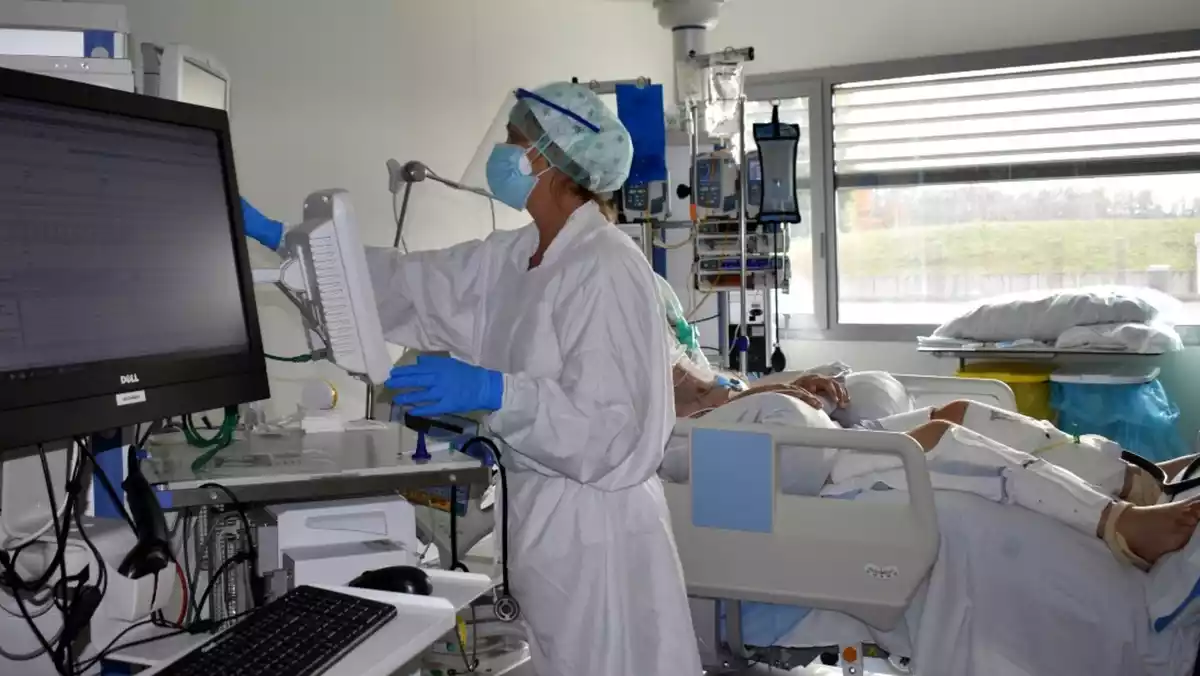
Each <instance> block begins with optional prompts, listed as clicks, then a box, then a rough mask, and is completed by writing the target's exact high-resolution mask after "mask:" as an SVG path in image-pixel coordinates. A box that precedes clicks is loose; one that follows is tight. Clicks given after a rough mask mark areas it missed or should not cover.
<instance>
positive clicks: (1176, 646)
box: [664, 376, 1196, 676]
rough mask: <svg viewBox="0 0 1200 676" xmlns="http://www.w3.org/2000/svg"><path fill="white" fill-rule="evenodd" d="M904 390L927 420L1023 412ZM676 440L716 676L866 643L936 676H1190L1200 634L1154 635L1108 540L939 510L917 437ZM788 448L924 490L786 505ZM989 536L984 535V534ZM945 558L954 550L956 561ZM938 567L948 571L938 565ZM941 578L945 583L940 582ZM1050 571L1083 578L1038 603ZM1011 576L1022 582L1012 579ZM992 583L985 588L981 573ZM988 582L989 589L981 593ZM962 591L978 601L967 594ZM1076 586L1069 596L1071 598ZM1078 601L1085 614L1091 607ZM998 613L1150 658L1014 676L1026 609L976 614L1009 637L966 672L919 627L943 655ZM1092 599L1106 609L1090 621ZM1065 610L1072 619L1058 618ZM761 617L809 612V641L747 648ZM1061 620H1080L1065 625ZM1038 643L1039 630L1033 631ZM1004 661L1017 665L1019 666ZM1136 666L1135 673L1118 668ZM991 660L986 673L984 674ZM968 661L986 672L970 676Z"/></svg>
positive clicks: (940, 501) (722, 431)
mask: <svg viewBox="0 0 1200 676" xmlns="http://www.w3.org/2000/svg"><path fill="white" fill-rule="evenodd" d="M896 377H897V379H898V380H900V381H901V382H902V383H903V384H904V385H905V387H906V388H907V389H908V391H909V394H910V395H911V396H912V398H913V400H914V404H915V406H916V407H922V406H930V405H941V404H945V403H948V402H950V401H953V400H956V399H968V400H973V401H979V402H982V403H987V404H990V405H992V406H997V407H999V408H1002V409H1005V410H1011V411H1015V410H1016V406H1015V400H1014V398H1013V393H1012V391H1011V390H1010V389H1009V388H1008V386H1007V385H1005V384H1003V383H1000V382H998V381H989V380H976V379H959V378H944V377H929V376H896ZM675 433H676V434H677V435H681V434H686V435H688V436H689V438H690V443H689V445H688V449H689V450H688V452H689V454H690V469H689V475H688V478H687V481H686V482H670V481H667V482H664V485H665V491H666V495H667V501H668V503H669V506H670V511H671V518H672V525H673V529H674V534H675V538H676V542H677V546H678V549H679V554H680V559H681V562H682V565H683V570H684V576H685V579H686V582H687V585H688V591H689V595H690V596H691V597H692V609H693V619H694V622H695V625H696V630H697V634H698V640H699V644H700V648H701V653H702V656H703V658H704V662H705V665H706V667H709V668H710V671H709V672H708V673H710V674H711V673H735V672H740V671H741V670H742V669H745V668H747V667H749V665H751V664H752V663H760V662H765V663H767V664H769V665H771V666H774V667H784V668H794V667H798V666H802V665H805V664H808V663H809V662H810V661H812V660H813V658H815V657H818V656H822V655H842V656H847V657H857V658H859V659H861V657H862V655H863V650H864V647H865V648H866V649H868V650H870V649H871V648H872V647H873V646H871V645H867V644H879V645H882V644H885V643H886V644H888V645H887V646H886V649H887V651H888V652H890V653H892V655H893V656H894V657H901V656H903V657H909V656H912V655H913V649H914V648H913V646H914V645H917V644H918V643H920V644H921V649H919V650H917V651H916V653H917V655H918V658H917V659H918V660H920V659H921V657H920V655H922V654H934V653H939V652H941V653H944V654H943V655H941V656H939V657H945V659H943V660H942V661H941V662H940V663H939V667H938V668H936V669H931V671H932V672H933V673H943V672H945V673H956V674H970V673H997V674H999V673H1012V674H1040V673H1089V674H1091V673H1096V674H1100V673H1105V674H1121V675H1122V676H1125V675H1126V674H1137V673H1171V674H1179V673H1191V671H1190V669H1191V658H1192V656H1194V655H1195V646H1196V632H1195V631H1190V632H1184V634H1186V635H1183V634H1181V635H1179V636H1173V637H1172V636H1164V635H1150V634H1149V631H1148V628H1147V627H1146V626H1145V625H1146V624H1147V623H1146V622H1145V615H1144V613H1142V614H1140V615H1139V613H1137V612H1130V611H1129V609H1130V607H1134V608H1139V607H1141V608H1144V602H1142V601H1141V589H1142V588H1141V583H1140V581H1139V580H1138V578H1136V577H1135V576H1134V574H1133V573H1131V572H1130V571H1129V570H1127V569H1124V568H1122V567H1120V566H1119V565H1118V564H1116V563H1115V561H1112V560H1111V556H1108V555H1107V552H1106V550H1104V548H1103V545H1102V544H1101V543H1099V541H1098V540H1094V539H1089V538H1086V537H1085V536H1082V535H1080V534H1078V533H1075V532H1073V531H1070V530H1069V529H1067V528H1066V527H1064V526H1062V525H1061V524H1058V523H1055V522H1051V521H1049V520H1047V519H1045V518H1044V517H1041V516H1039V515H1035V514H1033V513H1032V512H1027V511H1026V510H1020V509H1014V508H1006V507H1005V506H1002V505H997V504H995V503H990V502H988V501H986V500H984V499H982V498H979V497H977V496H973V495H963V494H948V493H946V492H939V493H938V494H937V496H936V499H935V494H934V492H933V489H932V486H931V484H930V479H929V475H928V472H927V470H926V467H925V458H924V453H923V451H922V449H921V448H920V446H919V445H918V444H917V443H916V442H915V441H914V440H912V439H911V438H910V437H908V436H906V435H902V434H893V433H886V432H866V431H856V430H828V429H796V428H788V427H779V426H769V425H718V424H711V423H709V424H706V423H705V421H704V419H703V418H701V419H697V420H680V421H678V423H677V425H676V428H675ZM781 447H783V448H788V449H789V451H790V449H798V448H803V449H805V450H812V451H813V452H819V451H820V450H821V449H828V448H836V449H839V450H848V451H860V452H869V453H885V454H892V455H896V456H899V457H900V458H901V460H902V461H903V464H904V471H905V474H906V478H907V482H908V485H909V487H910V489H909V491H908V492H907V493H898V492H894V493H893V494H892V495H890V496H889V497H890V499H889V500H886V501H872V500H866V501H860V500H854V501H850V500H837V499H830V498H828V497H816V496H814V497H803V496H796V495H784V494H781V493H780V492H779V491H778V490H777V486H778V485H779V481H780V479H779V477H778V476H777V475H776V473H775V472H776V469H777V460H776V458H777V453H776V451H777V449H779V448H781ZM731 450H736V452H731ZM939 516H940V517H941V521H942V522H943V523H942V529H943V531H944V529H946V528H951V529H953V532H954V533H955V537H954V538H953V540H954V542H953V543H948V542H941V541H940V536H939V533H940V530H939ZM975 524H978V526H975ZM981 530H982V531H985V532H980V533H975V532H974V531H981ZM986 531H990V532H991V533H993V534H1004V533H1017V534H1019V536H1020V537H1019V538H1017V537H1008V538H1007V539H1002V540H1001V541H999V542H998V543H994V542H992V541H991V540H990V539H989V538H988V535H987V532H986ZM993 537H1000V535H994V536H993ZM1005 537H1007V536H1005ZM1025 538H1028V539H1027V540H1025ZM1051 542H1052V543H1053V544H1052V545H1051V544H1049V543H1051ZM1034 543H1036V544H1034ZM947 545H952V546H951V547H950V550H952V551H950V552H949V553H948V549H947ZM1022 545H1028V551H1029V552H1032V551H1033V550H1034V549H1038V550H1040V552H1055V553H1054V554H1053V555H1051V554H1044V555H1043V554H1040V552H1039V556H1041V557H1050V558H1052V559H1053V560H1051V561H1049V562H1048V563H1047V562H1045V561H1038V560H1036V559H1037V558H1038V557H1034V556H1029V555H1026V556H1024V557H1023V556H1022V554H1021V552H1020V550H1021V547H1022ZM989 548H990V549H989ZM1006 548H1007V549H1006ZM968 550H969V551H968ZM1057 552H1062V554H1061V555H1059V554H1058V553H1057ZM939 555H940V558H941V559H946V560H945V561H942V562H939ZM1005 557H1009V558H1010V559H1011V560H1005ZM965 559H973V563H964V562H963V560H965ZM935 564H937V567H938V568H946V569H947V570H945V571H936V574H935ZM970 565H974V566H975V573H976V574H975V575H974V576H972V575H971V574H966V575H962V574H959V575H957V576H956V574H955V570H956V569H958V568H960V567H969V566H970ZM1039 566H1044V567H1046V569H1047V570H1051V571H1063V572H1062V575H1061V577H1062V578H1072V579H1068V580H1067V582H1065V583H1058V582H1047V583H1046V585H1047V586H1046V588H1044V589H1039V584H1042V583H1041V582H1040V581H1038V582H1037V583H1036V584H1034V583H1028V579H1029V578H1031V577H1037V574H1036V573H1037V572H1039V571H1041V570H1042V568H1039ZM1006 568H1007V569H1011V570H1013V571H1023V572H1013V573H1012V575H1009V576H1008V577H1006V574H1005V573H1004V572H1003V571H1004V570H1005V569H1006ZM985 569H986V570H987V575H981V574H980V573H979V572H978V571H982V570H985ZM997 570H999V571H1001V572H999V573H997V572H996V571H997ZM1088 571H1093V572H1090V573H1089V572H1088ZM1046 574H1047V575H1049V574H1050V573H1046ZM989 575H990V576H991V578H990V579H989V580H983V581H981V580H980V579H978V578H981V577H982V578H987V577H988V576H989ZM1013 576H1016V577H1022V578H1023V582H1022V584H1023V585H1024V587H1025V588H1026V590H1025V591H1024V592H1020V591H1014V589H1013V588H1011V587H1010V586H1009V585H1010V583H1011V580H1010V579H1008V578H1010V577H1013ZM964 578H965V579H967V582H970V584H971V585H975V586H967V582H964V581H963V579H964ZM1067 587H1070V589H1069V590H1066V591H1065V592H1064V591H1063V590H1064V589H1066V588H1067ZM1020 593H1026V594H1028V595H1029V596H1028V598H1025V597H1023V596H1020V595H1019V594H1020ZM934 595H937V598H933V596H934ZM953 595H957V596H959V597H965V599H964V600H960V601H957V602H955V603H956V604H957V605H955V604H948V603H947V602H946V601H945V599H946V598H948V597H949V596H953ZM1062 596H1066V597H1068V599H1067V601H1065V602H1060V601H1059V600H1056V599H1059V597H1062ZM1043 597H1046V598H1045V601H1044V603H1043ZM1079 598H1085V599H1087V602H1086V603H1080V602H1079ZM985 599H987V600H990V602H991V604H992V605H991V607H992V608H995V607H999V606H1021V605H1022V604H1024V607H1025V608H1027V609H1028V613H1026V615H1029V614H1039V613H1040V616H1044V617H1048V618H1053V619H1052V620H1051V619H1037V620H1034V622H1033V624H1034V625H1036V623H1037V622H1043V621H1044V622H1047V623H1053V622H1058V623H1059V625H1062V628H1061V630H1060V631H1061V632H1064V634H1063V636H1062V637H1056V638H1061V642H1060V643H1059V644H1058V646H1059V649H1060V652H1062V651H1064V649H1063V648H1062V646H1064V645H1074V646H1085V645H1087V644H1088V642H1089V641H1103V640H1104V638H1105V637H1106V636H1126V635H1129V636H1132V635H1134V634H1138V637H1137V638H1136V641H1137V642H1138V646H1139V649H1135V650H1129V649H1127V647H1126V646H1124V645H1122V646H1120V647H1118V648H1113V651H1111V652H1105V651H1104V650H1103V649H1101V648H1099V647H1097V648H1096V649H1094V650H1092V651H1091V653H1092V654H1090V655H1084V656H1082V657H1079V658H1078V659H1075V658H1070V659H1071V660H1074V661H1069V662H1067V664H1068V665H1069V666H1067V667H1065V669H1066V670H1065V671H1064V670H1062V669H1061V668H1060V669H1058V670H1056V671H1054V672H1050V671H1044V672H1043V668H1044V667H1042V666H1034V667H1029V666H1026V667H1025V668H1020V667H1018V666H1016V663H1021V662H1022V660H1024V659H1025V657H1026V656H1023V655H1020V653H1021V651H1022V650H1024V647H1023V646H1014V645H1013V644H1014V643H1016V642H1019V641H1022V640H1024V639H1023V638H1022V632H1023V631H1024V629H1023V624H1022V623H1023V622H1028V620H1024V619H1020V617H1021V616H1020V615H1018V614H1017V613H1018V609H1016V608H1014V609H1013V610H1011V611H1008V612H1007V613H1005V612H1000V613H993V615H997V616H1003V618H1000V617H983V616H981V615H980V614H979V613H978V612H977V613H976V617H975V618H973V621H974V623H975V624H976V625H977V626H976V627H975V634H976V636H975V637H974V638H975V639H976V640H978V634H979V633H980V632H981V631H983V629H982V627H983V626H985V625H988V628H987V630H986V632H987V633H989V634H990V633H995V634H996V635H997V638H996V639H995V642H994V643H989V644H988V645H987V646H986V649H985V650H978V651H976V652H987V651H989V650H993V651H994V652H996V653H997V654H996V655H988V656H987V658H986V660H984V658H982V657H980V656H979V655H975V654H973V655H968V656H967V657H966V658H963V657H962V656H961V655H960V654H958V653H963V652H964V651H963V650H959V649H957V648H955V647H954V646H952V645H951V646H947V647H945V648H944V649H942V648H934V649H930V648H929V645H930V640H931V637H930V636H928V635H926V636H920V637H918V636H916V635H915V632H916V631H917V630H918V627H917V626H906V625H913V624H914V623H916V624H920V625H922V627H921V628H925V627H927V626H930V625H932V626H936V627H937V629H936V630H934V631H927V632H926V633H927V634H938V633H941V632H942V627H947V628H948V631H947V635H946V636H945V640H946V641H947V642H949V643H954V642H955V641H957V640H959V637H961V636H964V635H966V634H968V633H970V632H971V631H972V630H971V628H970V627H965V628H961V629H954V625H955V623H958V624H964V625H970V624H971V623H972V618H970V617H968V616H969V615H970V612H969V610H968V611H966V612H964V613H961V614H960V613H959V610H958V609H959V608H960V607H967V608H968V609H969V608H970V606H971V604H973V603H974V604H983V603H984V602H985V601H984V600H985ZM1093 599H1094V600H1095V601H1094V604H1095V605H1094V607H1089V606H1088V604H1089V603H1092V602H1093ZM914 600H916V602H915V603H914ZM1063 603H1066V604H1068V605H1069V604H1074V605H1073V606H1071V607H1068V608H1067V610H1065V611H1062V612H1061V613H1060V610H1062V608H1061V606H1062V604H1063ZM1139 603H1140V604H1141V605H1140V606H1139ZM755 604H778V605H779V606H780V607H790V608H803V609H806V611H811V612H808V614H806V615H803V616H801V618H802V619H800V620H799V621H798V623H797V624H796V626H795V627H780V628H779V629H778V631H777V632H776V633H778V634H779V635H780V636H779V638H778V641H777V643H776V644H774V645H758V644H754V643H752V642H751V641H747V640H745V637H744V634H743V629H744V627H743V626H742V618H743V613H742V610H743V608H744V606H749V605H755ZM1039 604H1040V605H1041V608H1040V609H1039ZM1047 604H1048V605H1047ZM1056 604H1057V605H1056ZM914 605H915V606H916V607H917V608H918V609H919V611H923V612H924V616H925V617H924V619H925V621H924V622H923V621H922V620H921V619H919V618H918V615H919V614H920V612H918V613H915V614H914V613H913V612H912V610H911V609H912V608H913V606H914ZM1063 613H1065V614H1066V615H1068V616H1069V617H1068V618H1067V619H1065V620H1064V619H1063V617H1062V614H1063ZM1040 616H1039V617H1040ZM1093 616H1095V617H1098V618H1100V619H1093ZM1076 618H1083V619H1082V620H1079V622H1076V623H1075V624H1079V625H1080V627H1079V628H1078V629H1077V630H1076V628H1075V626H1074V624H1072V622H1073V621H1074V620H1075V619H1076ZM934 620H936V621H934ZM996 622H1003V624H1004V626H1005V627H1008V629H1007V630H999V631H995V630H993V629H992V628H991V626H990V625H989V623H996ZM1089 623H1091V624H1089ZM1084 625H1087V626H1084ZM1046 626H1047V627H1049V628H1048V629H1045V630H1044V631H1054V630H1055V625H1054V624H1047V625H1046ZM1035 630H1036V629H1034V628H1032V626H1031V628H1030V629H1029V631H1035ZM1139 632H1140V633H1139ZM1025 638H1028V636H1025ZM876 639H881V640H876ZM987 640H988V641H991V640H992V639H990V638H989V639H987ZM1130 640H1134V639H1130ZM847 648H849V649H851V651H849V652H847ZM956 651H957V652H956ZM967 652H969V651H967ZM1065 652H1067V653H1069V652H1070V651H1069V650H1066V651H1065ZM1001 653H1002V654H1001ZM1130 653H1131V654H1132V657H1130V656H1129V654H1130ZM1139 653H1141V654H1139ZM1005 655H1017V657H1016V658H1014V659H1011V660H1010V659H1008V658H1007V657H1006V656H1005ZM1114 655H1115V656H1114ZM1147 655H1149V656H1147ZM1061 659H1068V657H1064V656H1062V655H1054V656H1052V657H1049V658H1043V657H1042V656H1038V655H1034V656H1028V660H1025V664H1027V665H1028V664H1035V665H1045V664H1055V665H1060V664H1061V662H1060V661H1059V660H1061ZM1122 659H1124V660H1127V661H1126V662H1121V663H1120V664H1112V666H1111V667H1109V666H1107V665H1109V663H1111V662H1120V661H1121V660H1122ZM1143 660H1145V662H1144V661H1143ZM1156 660H1157V662H1161V663H1163V664H1170V663H1174V662H1180V663H1182V662H1186V664H1187V667H1186V670H1183V671H1180V670H1174V669H1172V668H1165V669H1164V670H1162V671H1159V670H1157V669H1155V668H1150V667H1146V668H1145V669H1144V668H1143V666H1142V665H1143V664H1144V663H1145V664H1149V663H1151V662H1155V661H1156ZM935 661H936V660H935ZM981 661H984V662H986V664H987V665H988V666H987V667H980V666H979V665H980V664H981ZM925 662H926V663H928V661H925ZM966 662H970V664H971V665H973V666H972V667H969V668H966V669H965V670H964V669H962V665H963V664H964V663H966ZM1157 662H1156V663H1157ZM951 663H952V664H954V665H955V670H953V671H946V669H947V667H946V666H945V665H947V664H951ZM1097 663H1099V664H1104V665H1106V670H1101V671H1081V670H1078V669H1079V667H1081V666H1083V665H1086V666H1089V667H1090V666H1092V665H1094V664H1097ZM893 664H897V662H896V661H893ZM913 666H915V668H916V671H915V672H914V673H919V674H922V673H926V672H923V671H922V666H921V664H915V665H913ZM843 671H844V673H846V674H861V673H863V671H862V664H861V663H855V664H852V663H850V662H847V661H845V660H843ZM747 673H750V671H747ZM898 673H907V672H898Z"/></svg>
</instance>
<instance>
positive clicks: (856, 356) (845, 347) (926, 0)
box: [709, 0, 1200, 439]
mask: <svg viewBox="0 0 1200 676" xmlns="http://www.w3.org/2000/svg"><path fill="white" fill-rule="evenodd" d="M850 7H851V6H850V5H845V4H842V3H836V2H798V1H797V0H737V1H735V2H732V3H731V4H730V5H729V6H728V7H727V8H726V10H725V12H724V14H723V16H722V19H721V23H720V24H719V25H718V27H717V29H716V30H715V31H714V33H713V35H712V37H711V39H710V42H709V46H710V47H711V48H712V49H718V48H722V47H726V46H732V47H745V46H753V47H755V51H756V58H757V60H756V61H755V62H754V63H753V64H752V65H751V66H750V68H749V71H748V72H752V73H770V72H780V71H788V70H806V69H811V68H821V67H825V66H842V65H852V64H859V63H872V62H877V61H884V60H888V59H903V58H912V57H921V56H936V55H946V54H961V53H966V52H972V51H984V50H992V49H1003V48H1009V47H1022V46H1033V45H1044V44H1053V43H1060V42H1071V41H1078V40H1089V39H1097V38H1107V37H1119V36H1126V35H1137V34H1143V33H1154V32H1161V31H1170V30H1181V29H1187V28H1200V2H1197V1H1196V0H1138V1H1136V2H1131V1H1130V0H1007V1H1006V2H996V1H995V0H859V1H858V2H854V3H853V5H852V9H849V8H850ZM711 326H712V325H709V327H711ZM710 330H711V329H710ZM784 347H785V351H786V352H787V354H788V359H789V362H790V364H791V365H793V366H803V365H808V364H815V363H823V362H827V361H830V360H832V359H840V360H842V361H844V362H847V363H849V364H852V365H854V366H855V367H856V368H887V369H890V370H893V371H904V372H910V373H925V374H933V375H948V374H950V373H952V372H953V370H954V368H955V367H956V365H957V362H955V361H953V360H939V359H934V358H932V357H927V356H924V355H920V354H918V353H917V352H916V347H915V345H914V344H912V343H907V342H906V343H878V342H833V341H787V344H786V345H785V346H784ZM1163 372H1164V376H1163V382H1164V384H1165V386H1166V387H1167V389H1168V391H1169V393H1170V395H1171V396H1172V398H1173V399H1175V401H1176V403H1177V404H1179V406H1180V408H1181V409H1182V411H1183V416H1182V424H1181V428H1182V431H1183V432H1184V434H1185V435H1186V436H1187V437H1188V438H1189V439H1190V438H1191V437H1192V436H1194V435H1195V433H1196V430H1197V428H1198V427H1200V386H1198V385H1197V383H1200V378H1198V376H1200V349H1197V348H1190V349H1188V350H1187V351H1185V352H1184V353H1182V354H1179V355H1175V356H1173V357H1171V358H1170V359H1168V360H1166V361H1165V363H1164V368H1163Z"/></svg>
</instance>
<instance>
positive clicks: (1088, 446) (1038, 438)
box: [962, 402, 1162, 504]
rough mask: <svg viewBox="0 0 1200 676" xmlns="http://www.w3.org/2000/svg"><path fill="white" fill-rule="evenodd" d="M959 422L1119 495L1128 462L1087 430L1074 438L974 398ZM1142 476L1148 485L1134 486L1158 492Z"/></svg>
mask: <svg viewBox="0 0 1200 676" xmlns="http://www.w3.org/2000/svg"><path fill="white" fill-rule="evenodd" d="M962 425H963V427H966V428H967V429H969V430H973V431H975V432H978V433H979V434H981V435H983V436H985V437H987V438H989V439H994V440H996V441H998V442H1000V443H1001V444H1004V445H1005V446H1008V447H1010V448H1013V449H1016V450H1018V451H1022V452H1024V453H1029V454H1030V455H1034V456H1037V457H1039V458H1041V459H1042V460H1045V461H1046V462H1048V463H1050V464H1052V465H1057V466H1059V467H1061V468H1063V469H1065V470H1067V471H1069V472H1071V473H1072V474H1075V475H1076V476H1079V477H1080V478H1082V479H1083V480H1084V481H1087V482H1088V483H1090V484H1092V485H1093V486H1095V487H1096V488H1098V489H1099V490H1100V492H1101V493H1104V494H1105V495H1111V496H1120V495H1121V491H1122V489H1123V488H1124V486H1125V476H1126V473H1127V472H1128V470H1129V468H1130V465H1129V464H1128V463H1126V462H1125V461H1124V460H1122V459H1121V447H1120V446H1119V445H1118V444H1116V443H1115V442H1113V441H1110V440H1108V439H1105V438H1104V437H1101V436H1097V435H1094V434H1087V435H1084V436H1082V437H1079V438H1078V439H1076V438H1075V437H1074V436H1073V435H1070V434H1067V433H1066V432H1063V431H1062V430H1059V429H1058V428H1056V427H1054V425H1051V424H1050V423H1048V422H1046V421H1044V420H1035V419H1033V418H1030V417H1028V416H1023V415H1021V414H1019V413H1011V412H1009V411H1004V410H1001V409H998V408H995V407H994V406H988V405H987V404H979V403H976V402H971V403H970V404H968V405H967V409H966V413H965V414H964V415H963V421H962ZM1137 474H1143V473H1142V472H1138V473H1137ZM1145 479H1146V480H1149V481H1150V482H1151V484H1152V486H1147V485H1145V482H1144V481H1143V482H1141V483H1139V482H1137V481H1136V480H1135V489H1137V490H1139V491H1141V492H1142V493H1147V492H1149V493H1152V492H1154V490H1157V493H1158V494H1159V495H1161V492H1162V491H1161V489H1158V487H1157V483H1156V482H1154V481H1153V479H1152V478H1150V477H1149V475H1146V477H1145ZM1129 497H1130V498H1131V499H1130V502H1133V503H1134V504H1154V502H1157V500H1158V495H1154V496H1153V500H1154V502H1146V503H1143V502H1140V501H1138V500H1134V499H1132V498H1133V496H1132V495H1130V496H1129ZM1138 497H1139V499H1141V498H1148V497H1149V495H1148V494H1147V495H1146V496H1143V495H1141V493H1139V496H1138Z"/></svg>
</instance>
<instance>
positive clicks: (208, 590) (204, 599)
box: [197, 552, 257, 622]
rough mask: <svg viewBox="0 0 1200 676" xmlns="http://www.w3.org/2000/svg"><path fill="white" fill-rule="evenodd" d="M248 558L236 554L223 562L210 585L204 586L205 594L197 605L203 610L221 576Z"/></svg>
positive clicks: (245, 554)
mask: <svg viewBox="0 0 1200 676" xmlns="http://www.w3.org/2000/svg"><path fill="white" fill-rule="evenodd" d="M248 557H249V554H247V553H246V552H238V553H237V554H234V555H233V556H231V557H229V558H228V559H225V560H224V561H222V562H221V565H220V566H217V569H216V571H214V572H213V574H212V577H210V578H208V584H206V585H205V586H204V593H203V594H201V595H200V603H199V604H197V605H199V606H200V607H201V608H203V607H204V604H205V603H207V602H208V596H209V594H211V593H212V591H213V589H215V588H216V585H217V582H218V581H219V580H220V579H221V576H222V575H224V574H225V573H226V571H228V570H229V568H230V567H232V566H233V565H234V564H237V563H242V562H243V561H245V560H246V559H247V558H248ZM256 607H257V606H256ZM224 621H225V620H222V622H224Z"/></svg>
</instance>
